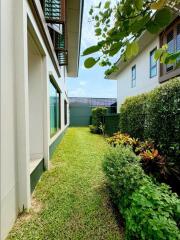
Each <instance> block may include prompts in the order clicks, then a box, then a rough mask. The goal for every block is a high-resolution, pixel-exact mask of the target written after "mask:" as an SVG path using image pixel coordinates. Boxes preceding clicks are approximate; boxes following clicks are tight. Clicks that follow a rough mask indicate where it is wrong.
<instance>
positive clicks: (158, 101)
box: [144, 78, 180, 155]
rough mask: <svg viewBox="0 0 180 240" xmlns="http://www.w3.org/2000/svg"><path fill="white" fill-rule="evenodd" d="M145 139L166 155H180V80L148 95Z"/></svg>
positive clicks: (173, 81)
mask: <svg viewBox="0 0 180 240" xmlns="http://www.w3.org/2000/svg"><path fill="white" fill-rule="evenodd" d="M144 138H146V139H147V138H150V139H153V140H154V141H155V143H156V144H158V145H159V146H160V148H161V149H162V150H163V152H164V153H166V154H170V155H172V154H174V153H176V154H177V155H179V154H180V151H179V145H180V78H179V79H174V80H171V81H169V82H168V83H166V84H163V85H162V86H161V87H158V88H156V89H154V90H153V91H152V92H150V93H149V94H148V101H147V103H146V119H145V124H144Z"/></svg>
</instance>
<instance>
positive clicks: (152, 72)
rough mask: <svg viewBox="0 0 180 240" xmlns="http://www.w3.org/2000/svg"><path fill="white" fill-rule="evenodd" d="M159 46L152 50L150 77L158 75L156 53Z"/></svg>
mask: <svg viewBox="0 0 180 240" xmlns="http://www.w3.org/2000/svg"><path fill="white" fill-rule="evenodd" d="M156 50H157V48H155V49H153V50H152V51H151V52H150V77H151V78H152V77H155V76H156V75H157V62H156V60H155V59H154V54H155V51H156Z"/></svg>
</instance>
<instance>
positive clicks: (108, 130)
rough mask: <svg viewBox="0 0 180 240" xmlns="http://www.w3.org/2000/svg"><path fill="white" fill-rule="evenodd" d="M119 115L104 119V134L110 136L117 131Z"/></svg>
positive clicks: (108, 116) (107, 116)
mask: <svg viewBox="0 0 180 240" xmlns="http://www.w3.org/2000/svg"><path fill="white" fill-rule="evenodd" d="M119 118H120V115H119V114H111V115H106V116H105V118H104V125H105V129H104V131H105V134H107V135H109V136H112V135H113V134H114V133H115V132H118V131H119Z"/></svg>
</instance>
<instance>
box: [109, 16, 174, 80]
mask: <svg viewBox="0 0 180 240" xmlns="http://www.w3.org/2000/svg"><path fill="white" fill-rule="evenodd" d="M176 17H177V15H176V14H174V15H173V18H172V21H171V22H173V21H174V20H175V18H176ZM162 31H163V30H161V31H160V32H159V33H158V34H151V33H149V32H148V31H144V32H143V33H142V35H141V36H140V37H139V40H138V44H139V53H138V55H139V54H141V53H142V52H143V50H144V49H145V48H146V47H147V46H148V45H149V44H150V43H151V42H152V41H154V40H155V39H156V38H157V37H159V34H160V33H161V32H162ZM138 55H136V56H135V57H133V58H131V59H130V60H129V61H126V62H124V61H123V60H121V59H119V60H118V61H117V63H116V66H117V67H118V71H116V72H113V73H112V74H110V75H109V76H107V77H106V78H107V79H108V80H117V76H118V75H119V74H120V73H121V72H122V71H123V69H125V68H126V67H127V66H128V65H129V64H130V63H131V62H132V61H133V60H134V59H135V58H136V57H137V56H138Z"/></svg>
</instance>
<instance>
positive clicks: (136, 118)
mask: <svg viewBox="0 0 180 240" xmlns="http://www.w3.org/2000/svg"><path fill="white" fill-rule="evenodd" d="M146 99H147V95H146V94H141V95H138V96H135V97H129V98H127V99H126V100H125V102H124V103H123V104H122V106H121V109H120V130H121V132H123V133H128V134H130V135H131V136H133V137H135V138H140V139H143V137H144V122H145V102H146Z"/></svg>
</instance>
